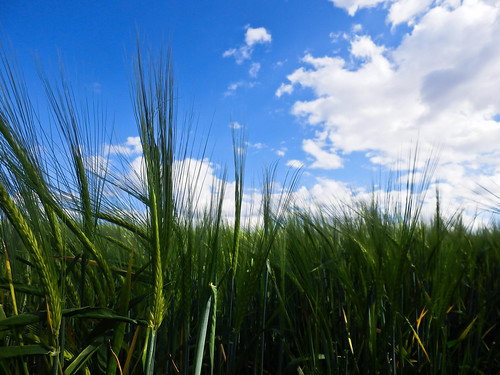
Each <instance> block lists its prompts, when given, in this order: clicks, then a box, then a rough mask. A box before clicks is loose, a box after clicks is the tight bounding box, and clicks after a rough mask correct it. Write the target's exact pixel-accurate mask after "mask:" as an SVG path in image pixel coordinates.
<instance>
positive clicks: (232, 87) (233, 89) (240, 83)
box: [224, 81, 245, 96]
mask: <svg viewBox="0 0 500 375" xmlns="http://www.w3.org/2000/svg"><path fill="white" fill-rule="evenodd" d="M244 84H245V82H244V81H238V82H232V83H230V84H229V86H227V90H226V92H225V93H224V96H230V95H234V93H235V92H236V90H237V89H238V88H239V87H241V86H243V85H244Z"/></svg>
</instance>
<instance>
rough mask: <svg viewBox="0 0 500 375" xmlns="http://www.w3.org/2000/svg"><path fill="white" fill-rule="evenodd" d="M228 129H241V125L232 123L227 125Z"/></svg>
mask: <svg viewBox="0 0 500 375" xmlns="http://www.w3.org/2000/svg"><path fill="white" fill-rule="evenodd" d="M229 127H230V128H231V129H241V128H242V127H243V125H241V124H240V123H239V122H236V121H233V122H231V124H229Z"/></svg>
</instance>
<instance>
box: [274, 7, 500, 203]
mask: <svg viewBox="0 0 500 375" xmlns="http://www.w3.org/2000/svg"><path fill="white" fill-rule="evenodd" d="M331 1H333V2H334V4H335V5H336V6H340V7H343V8H345V9H347V10H348V11H349V12H350V13H351V14H354V13H355V12H356V10H357V9H359V8H362V7H368V6H374V5H377V4H378V3H382V1H376V0H373V1H370V0H364V1H363V0H358V1H355V0H351V1H348V0H331ZM417 16H418V17H417ZM388 20H389V22H390V23H392V24H393V26H394V25H396V24H398V23H401V22H405V23H407V24H408V25H410V26H412V29H411V32H410V33H409V34H407V35H406V36H404V38H403V39H402V42H401V43H400V44H399V45H398V46H396V47H392V48H389V47H386V46H384V45H383V44H381V43H376V42H375V41H374V40H373V39H372V38H371V37H370V36H369V35H356V34H355V35H353V36H351V39H350V56H349V58H348V59H345V58H342V57H340V56H321V57H317V56H312V55H310V54H307V55H305V56H304V57H303V59H302V63H303V66H302V67H300V68H299V69H297V70H295V71H294V72H293V73H291V74H290V75H288V76H287V81H288V82H284V83H283V84H282V85H281V86H280V87H279V88H278V90H277V91H276V96H278V97H280V96H282V95H285V94H292V93H293V92H294V90H296V89H297V87H302V88H306V89H308V90H310V91H311V92H312V98H311V99H310V100H302V101H296V102H295V104H294V105H293V108H292V113H293V114H294V115H295V116H297V117H299V118H302V119H304V120H305V121H306V122H307V123H308V124H310V125H311V126H313V127H314V129H316V137H315V138H313V139H307V140H304V141H303V150H304V151H305V152H306V153H307V154H308V155H310V156H311V157H312V158H313V163H312V165H310V166H311V167H315V168H323V169H332V168H338V167H341V166H342V160H341V157H340V156H339V155H343V154H348V153H351V152H354V151H359V152H364V153H365V155H366V156H367V157H368V158H369V159H370V160H371V162H372V163H374V164H384V165H387V166H390V167H394V165H396V163H397V162H398V161H399V160H401V156H405V155H406V154H407V153H408V151H407V150H410V149H412V148H414V147H415V145H416V144H417V143H418V145H419V149H420V151H421V155H423V157H426V156H428V155H429V154H430V153H431V152H432V151H436V150H438V151H439V160H440V164H439V166H438V168H437V171H436V175H437V176H438V178H441V179H442V182H441V184H440V186H441V188H442V189H445V190H450V192H449V193H450V194H451V196H453V197H454V198H456V199H457V200H459V197H458V195H457V194H456V193H457V191H458V190H460V193H462V194H464V195H468V196H470V195H471V193H470V192H471V191H472V190H474V186H473V185H475V186H476V187H477V182H478V181H482V182H483V183H487V181H492V180H493V181H498V180H500V148H499V147H498V140H499V139H500V123H499V122H498V121H496V120H497V119H498V114H499V113H500V96H499V95H498V87H500V68H499V67H500V49H499V48H497V47H496V46H500V3H498V2H494V1H480V0H465V1H452V0H450V1H444V0H443V1H435V2H432V1H420V0H419V1H416V0H415V1H414V0H401V1H391V2H389V7H388ZM464 181H471V183H468V182H467V183H465V182H464ZM465 185H467V187H465ZM451 186H453V187H454V188H453V189H451ZM458 186H460V188H458ZM462 187H464V188H463V189H462ZM467 191H468V193H467Z"/></svg>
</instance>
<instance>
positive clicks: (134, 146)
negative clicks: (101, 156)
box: [104, 137, 142, 156]
mask: <svg viewBox="0 0 500 375" xmlns="http://www.w3.org/2000/svg"><path fill="white" fill-rule="evenodd" d="M104 153H105V154H108V153H109V154H111V155H113V154H118V155H124V156H130V155H137V154H141V153H142V144H141V138H140V137H127V141H126V142H125V143H122V144H118V145H111V144H104Z"/></svg>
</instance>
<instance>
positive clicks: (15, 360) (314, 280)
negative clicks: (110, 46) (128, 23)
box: [0, 51, 500, 375]
mask: <svg viewBox="0 0 500 375" xmlns="http://www.w3.org/2000/svg"><path fill="white" fill-rule="evenodd" d="M12 61H13V60H12V59H11V58H10V57H9V56H8V55H7V54H5V52H4V54H3V55H2V63H1V64H2V69H1V75H0V90H1V91H0V133H1V135H0V240H1V245H0V252H1V253H2V255H1V258H0V286H1V288H0V303H1V305H0V346H1V348H0V373H4V374H24V375H27V374H54V375H55V374H65V375H66V374H108V375H110V374H113V375H114V374H147V375H151V374H495V373H500V326H499V323H500V229H499V228H497V227H496V226H495V225H490V226H489V227H484V228H479V229H478V228H471V227H470V226H468V224H467V223H464V222H463V221H462V220H461V218H460V215H456V216H454V217H451V218H447V217H444V216H443V215H442V214H441V212H440V207H439V200H438V201H437V202H436V208H435V214H434V218H433V219H432V220H423V219H422V217H421V207H422V203H421V202H422V201H421V199H420V196H419V194H420V193H421V192H423V191H425V187H426V185H425V184H426V183H428V181H429V180H430V178H431V171H430V170H429V175H428V178H424V179H423V181H422V180H419V181H411V180H410V181H408V183H407V185H406V186H403V187H402V189H401V191H402V194H401V195H400V196H401V199H400V201H398V202H393V201H391V199H389V198H387V199H386V198H385V197H384V196H379V197H376V196H374V197H373V199H371V200H370V201H366V202H358V203H356V204H352V205H344V206H342V205H338V206H335V207H334V206H332V207H331V208H326V209H325V208H323V209H322V210H319V211H318V210H311V211H304V210H301V209H297V208H296V207H295V205H294V194H293V192H294V188H296V186H297V181H298V178H299V176H298V175H296V174H290V175H289V176H288V180H287V182H286V183H285V184H284V185H283V186H281V187H280V188H279V189H277V188H276V187H275V185H274V184H273V181H274V176H275V174H276V169H277V166H276V165H271V166H270V167H269V168H268V169H267V170H265V171H264V173H263V176H262V179H261V180H262V185H261V186H262V192H261V193H262V200H261V203H260V206H259V207H254V210H255V212H256V216H257V217H258V218H259V220H257V221H253V222H249V221H248V220H246V214H245V212H244V210H242V206H243V200H244V191H245V188H246V186H245V180H244V175H245V152H244V138H243V137H242V136H241V134H238V133H237V132H236V131H235V132H234V134H233V141H234V145H233V147H234V162H233V165H232V166H230V168H227V171H226V172H223V176H222V177H223V178H221V180H220V182H219V183H218V185H217V188H216V189H214V191H212V198H211V202H210V204H209V205H206V206H204V207H201V206H200V205H199V204H198V203H197V202H198V200H199V196H198V195H197V194H198V193H197V192H198V190H197V186H196V185H197V183H199V182H200V180H201V179H203V175H202V171H201V169H199V170H196V168H195V171H197V172H198V174H196V173H194V175H195V178H187V177H186V174H190V175H192V174H193V173H192V170H193V169H192V168H190V167H189V166H188V165H187V164H186V163H184V164H182V166H183V167H180V168H178V167H176V161H179V160H191V159H203V157H204V155H205V153H206V152H207V143H206V141H205V140H201V141H200V140H199V139H195V138H192V136H190V134H191V133H189V132H186V131H185V129H184V128H183V127H181V126H179V125H178V124H177V121H176V118H177V117H176V104H175V95H176V91H175V85H174V82H173V74H172V69H171V65H170V56H169V55H168V54H167V56H165V58H164V59H163V60H162V59H160V60H158V61H156V62H154V63H151V62H149V61H150V60H149V59H148V58H145V57H143V56H142V54H141V51H138V52H137V58H136V63H135V70H134V73H133V80H132V81H133V84H132V88H131V92H132V95H131V96H132V104H131V105H132V106H133V108H134V113H135V120H136V123H137V129H138V133H139V136H140V140H141V145H142V150H143V160H144V166H143V170H142V173H141V174H140V176H138V178H137V179H136V180H128V181H124V180H123V178H122V177H123V176H122V175H120V173H119V171H118V170H117V171H113V170H112V169H110V168H106V163H107V155H105V154H104V155H100V157H99V158H89V155H95V154H94V153H91V151H92V150H93V151H96V150H98V149H99V147H98V146H99V144H98V142H97V141H96V140H98V137H96V134H95V133H99V130H96V129H101V126H102V123H101V118H100V117H99V113H98V112H97V113H96V112H94V107H93V105H92V103H91V102H83V104H81V102H80V101H78V100H76V99H75V97H74V95H73V94H72V91H71V88H70V86H69V85H68V84H67V83H66V81H64V79H62V80H61V81H55V82H52V81H51V80H50V79H48V78H47V77H45V76H44V75H43V73H41V79H42V83H43V86H44V89H45V94H46V99H47V101H48V103H49V106H50V109H51V114H52V121H53V123H54V124H53V125H54V128H55V129H56V130H55V131H56V132H57V134H59V136H60V139H61V140H62V144H60V145H51V141H50V139H51V138H50V135H49V134H47V133H45V132H44V131H43V129H44V127H43V126H41V125H43V124H40V122H41V119H40V117H39V116H38V114H37V110H36V107H35V106H34V105H33V101H32V100H33V99H32V98H31V97H30V96H29V93H28V88H27V87H26V85H25V83H24V81H23V79H22V75H21V73H20V68H19V67H17V66H16V65H15V64H14V63H12ZM183 126H184V124H183ZM43 146H45V147H43ZM56 149H57V151H51V150H56ZM60 153H62V154H64V155H65V157H64V158H61V157H60ZM183 168H185V169H183ZM188 168H189V170H188ZM430 169H432V168H430ZM233 172H234V175H233ZM410 172H411V171H410ZM410 175H411V173H410ZM233 179H234V189H229V187H228V186H227V183H225V182H224V181H226V180H233ZM180 186H182V187H183V189H179V187H180ZM227 194H231V196H230V198H231V200H233V201H234V207H232V215H231V218H230V219H228V217H227V215H225V214H224V210H223V203H224V201H225V198H227Z"/></svg>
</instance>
